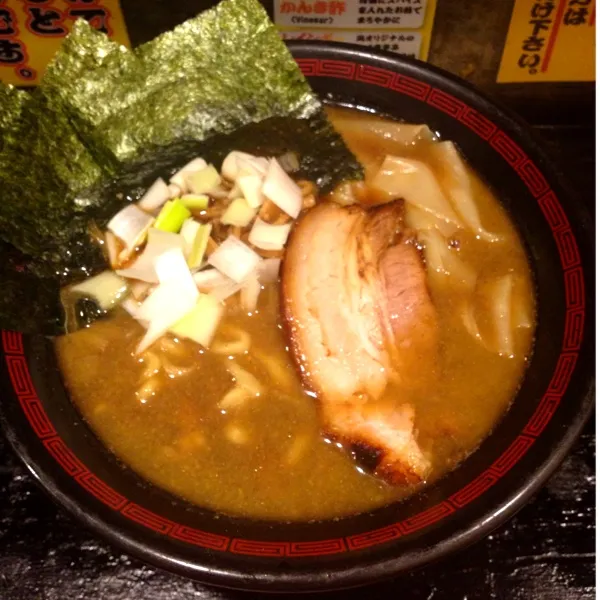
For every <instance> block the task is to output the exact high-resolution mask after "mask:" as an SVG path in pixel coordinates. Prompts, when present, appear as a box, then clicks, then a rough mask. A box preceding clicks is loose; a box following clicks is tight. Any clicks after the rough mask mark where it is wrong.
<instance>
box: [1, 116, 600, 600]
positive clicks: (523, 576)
mask: <svg viewBox="0 0 600 600" xmlns="http://www.w3.org/2000/svg"><path fill="white" fill-rule="evenodd" d="M536 129H537V131H538V134H539V135H540V137H541V138H542V140H543V142H544V144H545V145H546V147H547V148H548V150H549V152H550V153H551V155H553V156H554V158H555V162H556V165H557V168H558V170H560V171H562V172H563V174H564V176H565V177H566V178H567V179H568V180H570V181H571V183H572V184H573V186H574V189H575V191H578V192H579V193H580V195H581V197H582V198H583V199H584V201H585V202H586V204H588V206H589V208H590V210H592V211H593V210H594V179H595V173H594V171H595V156H594V129H593V127H592V124H590V126H589V127H537V128H536ZM593 421H594V419H593V418H592V419H591V420H590V422H589V423H588V425H587V426H586V428H585V429H584V432H583V434H582V436H581V438H580V439H579V441H578V442H577V444H576V445H575V447H574V448H573V450H572V451H571V453H570V454H569V456H568V458H567V459H566V460H565V462H564V463H563V465H562V467H561V468H560V469H559V470H558V471H557V472H556V473H555V475H554V476H553V477H552V479H550V481H549V482H548V484H547V485H546V486H545V487H544V488H543V489H542V490H541V491H540V492H539V493H538V494H537V496H536V497H534V498H533V499H532V500H531V501H530V502H529V504H528V505H527V506H526V507H525V508H523V510H522V511H521V512H520V513H519V514H518V515H517V516H516V517H515V518H513V519H512V520H511V521H510V522H509V523H507V524H505V525H504V526H502V527H501V528H499V529H498V530H497V531H495V532H494V533H493V534H491V535H489V536H488V537H487V538H485V539H484V540H482V541H480V542H478V543H477V544H475V545H473V546H471V547H470V548H468V549H467V550H464V551H462V552H460V553H458V554H456V555H454V556H452V557H450V558H448V559H446V560H444V561H443V562H439V563H437V564H435V565H431V566H429V567H427V568H425V569H423V570H421V571H418V572H415V573H411V574H409V575H406V576H403V577H400V578H397V579H394V580H390V581H388V582H384V583H379V584H374V585H372V586H370V587H368V588H361V589H358V590H354V591H350V592H348V591H347V592H338V593H334V594H331V595H329V597H333V598H340V599H341V598H345V599H352V598H365V597H370V598H395V597H402V598H405V599H413V598H414V599H424V600H425V599H426V600H443V599H449V600H454V599H459V600H463V599H464V600H471V599H479V598H482V599H501V600H503V599H507V600H508V599H510V600H529V599H534V600H538V599H540V600H575V599H577V600H582V599H588V598H589V599H591V598H595V595H596V594H595V459H594V457H595V427H594V422H593ZM0 498H1V500H0V600H75V599H91V600H138V599H140V600H141V599H144V600H154V599H158V600H163V599H165V600H166V599H169V600H188V599H189V600H191V599H192V598H194V599H201V600H208V599H217V598H219V599H220V598H223V599H233V598H235V599H242V598H247V597H256V595H250V594H247V593H242V592H232V591H227V590H219V589H215V588H208V587H206V586H203V585H201V584H198V583H195V582H191V581H188V580H185V579H182V578H179V577H176V576H173V575H170V574H169V573H165V572H163V571H160V570H158V569H155V568H153V567H149V566H147V565H144V564H142V563H141V562H139V561H138V560H135V559H133V558H131V557H129V556H126V555H124V554H122V553H121V552H119V551H118V550H117V549H115V548H112V547H110V546H108V545H106V544H105V543H103V542H100V541H98V540H97V539H95V538H94V537H93V535H91V534H90V533H88V532H87V531H85V530H84V529H82V527H81V526H80V525H79V524H78V523H76V522H74V521H73V519H72V518H71V517H70V516H68V515H67V514H65V513H64V512H63V511H62V510H60V509H58V508H57V507H55V506H54V504H53V503H52V502H51V501H50V500H49V499H48V498H47V497H46V496H45V495H44V493H43V492H42V491H41V489H39V488H38V487H37V485H36V483H35V482H34V481H33V478H32V477H31V476H30V474H29V473H28V472H27V470H26V469H25V468H24V467H23V466H22V465H21V464H20V463H19V462H18V460H17V459H16V457H15V456H14V454H13V452H12V450H11V449H10V448H9V446H8V444H7V443H6V442H5V441H4V439H3V437H2V435H1V434H0ZM314 596H318V594H315V595H314ZM314 596H313V597H314Z"/></svg>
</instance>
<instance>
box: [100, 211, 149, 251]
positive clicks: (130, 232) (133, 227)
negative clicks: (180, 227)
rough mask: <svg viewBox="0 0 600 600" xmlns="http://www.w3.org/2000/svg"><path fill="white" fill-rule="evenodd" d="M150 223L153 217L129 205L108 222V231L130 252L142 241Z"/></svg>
mask: <svg viewBox="0 0 600 600" xmlns="http://www.w3.org/2000/svg"><path fill="white" fill-rule="evenodd" d="M152 223H154V218H153V217H151V216H150V215H149V214H148V213H146V212H144V211H143V210H142V209H141V208H138V207H137V206H136V205H135V204H130V205H128V206H126V207H125V208H123V209H122V210H120V211H119V212H118V213H117V214H116V215H115V216H114V217H113V218H112V219H111V220H110V221H109V222H108V230H109V231H112V233H114V234H115V235H116V236H117V237H118V238H119V239H120V240H121V241H122V242H123V243H124V244H125V248H126V250H127V251H128V252H131V251H132V250H134V249H135V248H136V247H137V246H139V245H140V244H141V243H142V242H143V241H144V238H145V237H146V234H147V233H148V229H150V227H151V226H152Z"/></svg>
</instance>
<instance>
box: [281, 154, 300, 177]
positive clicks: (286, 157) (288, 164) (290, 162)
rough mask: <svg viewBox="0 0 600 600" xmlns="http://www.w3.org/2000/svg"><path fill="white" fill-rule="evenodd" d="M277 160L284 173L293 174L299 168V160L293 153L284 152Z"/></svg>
mask: <svg viewBox="0 0 600 600" xmlns="http://www.w3.org/2000/svg"><path fill="white" fill-rule="evenodd" d="M277 160H278V161H279V164H280V165H281V168H282V169H283V170H284V171H285V172H286V173H294V172H295V171H297V170H298V169H299V168H300V160H299V159H298V155H297V154H296V153H295V152H286V153H285V154H282V155H281V156H278V157H277Z"/></svg>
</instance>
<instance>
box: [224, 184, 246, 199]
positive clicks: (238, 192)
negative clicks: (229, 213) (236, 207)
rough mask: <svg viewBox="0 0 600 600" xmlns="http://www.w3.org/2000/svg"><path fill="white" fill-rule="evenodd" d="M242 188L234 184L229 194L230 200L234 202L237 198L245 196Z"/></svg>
mask: <svg viewBox="0 0 600 600" xmlns="http://www.w3.org/2000/svg"><path fill="white" fill-rule="evenodd" d="M243 195H244V194H243V192H242V188H240V186H239V185H238V183H237V182H236V183H234V184H233V187H232V188H231V189H230V190H229V192H228V193H227V199H228V200H234V199H235V198H241V197H242V196H243Z"/></svg>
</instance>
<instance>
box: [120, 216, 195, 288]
mask: <svg viewBox="0 0 600 600" xmlns="http://www.w3.org/2000/svg"><path fill="white" fill-rule="evenodd" d="M183 243H184V240H183V238H182V237H181V236H180V235H177V234H176V233H170V232H168V231H161V230H160V229H154V228H153V229H150V231H149V232H148V242H147V243H146V247H145V248H144V251H143V252H142V253H141V254H140V255H139V256H138V258H137V259H136V261H135V262H134V263H133V264H132V265H131V266H130V267H128V268H127V269H119V270H118V271H117V274H118V275H121V277H129V278H131V279H139V280H141V281H147V282H148V283H158V277H157V275H156V269H155V266H154V262H155V260H156V258H157V257H158V256H160V255H161V254H163V253H164V252H167V251H168V250H173V249H176V248H180V249H182V248H183Z"/></svg>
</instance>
